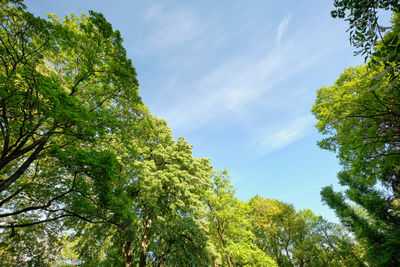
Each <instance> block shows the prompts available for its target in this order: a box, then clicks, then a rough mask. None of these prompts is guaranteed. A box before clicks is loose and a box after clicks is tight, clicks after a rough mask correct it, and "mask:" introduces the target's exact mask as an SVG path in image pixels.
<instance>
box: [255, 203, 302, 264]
mask: <svg viewBox="0 0 400 267" xmlns="http://www.w3.org/2000/svg"><path fill="white" fill-rule="evenodd" d="M249 202H250V205H251V207H252V212H251V221H252V225H253V232H254V233H255V236H256V237H257V242H256V244H257V246H258V247H259V248H260V249H261V250H263V251H264V252H265V253H266V254H267V255H269V256H270V257H272V258H273V259H274V260H275V261H276V262H277V263H278V266H280V267H282V266H294V262H293V255H292V253H291V251H292V249H293V247H294V244H295V235H296V234H297V232H298V219H297V216H296V210H295V209H294V208H293V206H292V205H289V204H286V203H283V202H280V201H279V200H276V199H266V198H262V197H255V198H252V199H251V200H250V201H249Z"/></svg>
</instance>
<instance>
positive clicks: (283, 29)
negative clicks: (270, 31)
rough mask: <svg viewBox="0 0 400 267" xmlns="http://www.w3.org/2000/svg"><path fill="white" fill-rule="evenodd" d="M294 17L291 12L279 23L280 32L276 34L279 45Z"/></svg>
mask: <svg viewBox="0 0 400 267" xmlns="http://www.w3.org/2000/svg"><path fill="white" fill-rule="evenodd" d="M291 18H292V14H290V13H289V15H287V16H286V17H285V18H284V19H283V20H281V22H280V23H279V26H278V33H277V34H276V39H275V41H276V43H277V44H278V45H279V44H280V42H281V39H282V36H283V34H284V33H285V32H286V28H287V26H288V24H289V22H290V19H291Z"/></svg>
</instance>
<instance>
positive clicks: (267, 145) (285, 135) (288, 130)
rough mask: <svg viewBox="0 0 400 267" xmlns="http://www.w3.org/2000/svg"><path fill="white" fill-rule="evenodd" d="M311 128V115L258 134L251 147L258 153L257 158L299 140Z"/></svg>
mask: <svg viewBox="0 0 400 267" xmlns="http://www.w3.org/2000/svg"><path fill="white" fill-rule="evenodd" d="M311 127H312V118H311V115H306V116H303V117H300V118H297V119H295V120H292V121H289V122H288V123H286V124H281V125H278V126H275V127H274V128H272V129H267V130H265V131H264V132H260V133H259V134H258V136H257V137H256V138H255V140H254V141H253V142H254V144H253V146H254V147H255V149H256V151H257V152H258V156H262V155H266V154H268V153H270V152H272V151H275V150H279V149H281V148H283V147H285V146H287V145H289V144H291V143H293V142H295V141H297V140H300V139H301V138H302V137H304V136H305V135H306V134H307V131H308V130H309V129H310V128H311Z"/></svg>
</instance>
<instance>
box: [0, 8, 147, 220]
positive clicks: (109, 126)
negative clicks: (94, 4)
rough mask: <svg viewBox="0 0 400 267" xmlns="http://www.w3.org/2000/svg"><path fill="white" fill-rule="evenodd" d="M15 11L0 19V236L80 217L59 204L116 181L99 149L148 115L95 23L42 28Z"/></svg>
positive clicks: (127, 67) (56, 22)
mask: <svg viewBox="0 0 400 267" xmlns="http://www.w3.org/2000/svg"><path fill="white" fill-rule="evenodd" d="M21 2H22V1H10V2H6V1H2V2H1V10H0V23H1V26H2V27H1V28H0V42H1V43H2V45H1V47H0V50H1V64H0V113H1V117H0V142H1V148H0V149H1V156H0V209H1V210H0V212H1V214H0V217H2V218H4V220H2V221H1V222H2V223H1V226H0V227H2V228H16V227H23V226H29V225H33V224H36V223H39V222H48V221H53V220H56V219H59V218H63V217H67V216H75V215H78V214H75V213H74V212H68V211H66V210H65V209H64V210H63V209H60V206H59V203H60V201H61V202H63V199H65V198H68V197H69V196H70V195H71V194H73V193H74V192H75V189H76V186H78V184H79V183H80V181H82V180H83V179H86V178H90V179H93V184H95V185H96V188H97V191H98V193H99V194H100V195H101V191H102V189H101V188H102V186H107V183H108V182H107V180H109V179H112V177H113V176H115V173H114V174H113V173H111V171H116V172H117V171H118V168H117V167H118V162H117V161H116V160H115V157H116V156H115V155H113V154H112V153H110V151H106V150H105V149H103V148H101V147H98V146H97V145H98V143H101V142H102V140H103V138H108V136H111V135H116V134H119V135H126V136H129V135H131V133H132V132H134V131H135V130H136V128H135V126H134V125H135V122H136V120H137V118H139V117H141V116H142V115H143V114H146V109H145V107H144V106H143V105H142V104H141V101H140V98H139V96H138V83H137V80H136V73H135V69H134V68H133V66H132V62H131V60H129V59H127V57H126V52H125V50H124V48H123V46H122V38H121V36H120V34H119V32H118V31H115V30H113V29H112V27H111V25H110V24H109V23H108V22H107V21H106V20H105V19H104V17H103V16H102V15H101V14H98V13H95V12H90V16H82V17H80V18H78V17H75V16H74V15H71V16H70V17H66V18H65V19H64V20H61V19H59V18H57V17H55V16H50V20H49V21H47V20H43V19H40V18H36V17H34V16H33V15H32V14H30V13H29V12H27V11H25V7H24V6H23V4H21ZM84 176H85V177H86V178H83V177H84ZM105 191H107V190H105ZM75 193H76V192H75ZM33 211H37V213H35V214H36V218H34V217H35V216H33V214H32V212H33ZM24 214H25V215H24ZM28 214H29V215H32V216H31V217H30V218H31V220H28V219H27V218H24V220H22V221H19V219H20V218H22V217H21V216H28ZM46 214H47V215H46ZM39 218H41V219H39ZM43 218H44V219H43ZM18 222H19V223H18Z"/></svg>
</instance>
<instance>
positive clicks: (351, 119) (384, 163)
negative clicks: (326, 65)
mask: <svg viewBox="0 0 400 267" xmlns="http://www.w3.org/2000/svg"><path fill="white" fill-rule="evenodd" d="M399 25H400V20H399V15H398V14H394V18H393V27H392V28H391V30H390V31H389V32H388V33H387V34H386V35H385V36H384V37H383V40H382V41H381V42H380V43H379V44H378V45H377V46H376V47H375V52H374V54H373V55H372V56H371V59H370V61H369V62H368V64H367V65H366V66H360V67H353V68H349V69H347V70H345V72H344V73H342V74H341V75H340V77H339V79H338V80H337V81H336V82H335V84H334V85H333V86H331V87H323V88H321V89H320V90H318V93H317V99H316V102H315V104H314V106H313V109H312V112H313V113H314V115H315V116H316V118H317V120H318V123H317V125H316V126H317V128H318V129H319V131H320V132H322V134H325V135H328V137H327V138H324V139H323V140H322V141H320V142H319V145H320V147H321V148H323V149H328V150H331V151H336V152H337V153H338V158H339V160H340V163H341V165H342V166H343V170H342V171H341V172H340V173H339V174H338V178H339V182H340V184H341V185H343V186H346V187H347V188H348V189H347V190H346V191H345V194H343V193H338V192H334V190H333V188H332V187H326V188H324V189H323V191H322V192H321V194H322V198H323V201H324V202H325V203H327V204H328V205H329V206H330V207H331V208H333V209H335V211H336V213H337V215H338V216H339V218H340V219H341V220H342V222H343V223H344V224H345V225H346V226H347V227H349V228H350V229H351V230H352V231H353V232H354V234H355V235H356V237H357V238H358V240H359V241H360V242H365V244H366V245H367V254H366V257H367V259H368V261H369V262H370V263H371V264H373V265H374V266H388V265H393V266H396V265H399V264H400V262H399V260H400V258H399V254H400V253H399V252H400V243H399V242H400V232H399V229H400V228H399V226H400V224H399V223H400V217H399V215H400V213H399V204H398V203H399V197H400V165H399V162H400V139H399V136H400V128H399V121H400V91H399V80H398V77H399V58H398V54H399V53H398V49H399V47H400V42H399V34H400V31H399V30H400V28H399ZM346 199H348V200H351V201H352V202H353V203H355V204H356V205H357V206H356V207H354V206H353V205H352V203H349V202H347V201H346Z"/></svg>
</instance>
